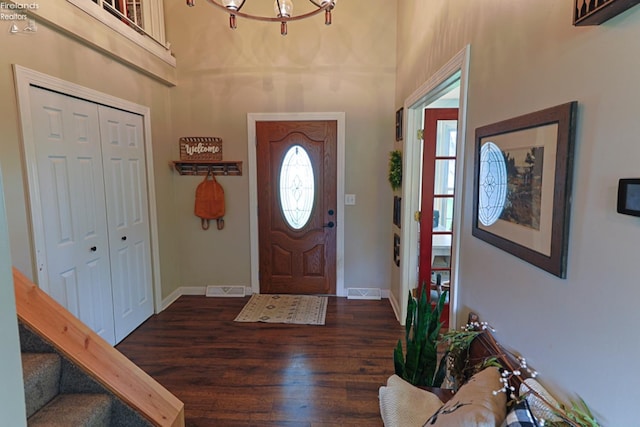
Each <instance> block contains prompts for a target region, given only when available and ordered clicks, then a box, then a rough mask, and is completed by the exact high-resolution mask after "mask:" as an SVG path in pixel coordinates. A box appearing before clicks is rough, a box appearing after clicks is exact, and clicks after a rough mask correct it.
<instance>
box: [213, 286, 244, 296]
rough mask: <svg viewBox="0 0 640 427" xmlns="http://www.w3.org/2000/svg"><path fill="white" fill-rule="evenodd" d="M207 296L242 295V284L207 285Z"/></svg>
mask: <svg viewBox="0 0 640 427" xmlns="http://www.w3.org/2000/svg"><path fill="white" fill-rule="evenodd" d="M205 295H206V296H208V297H243V296H244V286H207V292H206V294H205Z"/></svg>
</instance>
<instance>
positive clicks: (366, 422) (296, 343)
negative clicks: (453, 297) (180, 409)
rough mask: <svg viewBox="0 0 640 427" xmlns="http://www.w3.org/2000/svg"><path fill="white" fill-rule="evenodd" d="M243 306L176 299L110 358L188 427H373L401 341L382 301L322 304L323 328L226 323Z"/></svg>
mask: <svg viewBox="0 0 640 427" xmlns="http://www.w3.org/2000/svg"><path fill="white" fill-rule="evenodd" d="M248 300H249V298H248V297H246V298H207V297H204V296H183V297H181V298H179V299H178V300H177V301H176V302H175V303H173V304H172V305H171V306H170V307H169V308H167V309H166V310H165V311H163V312H162V313H160V314H159V315H156V316H153V317H152V318H150V319H149V320H148V321H146V322H145V323H144V324H143V325H141V326H140V327H139V328H138V329H136V330H135V331H134V332H133V333H132V334H131V335H129V336H128V337H127V338H126V339H125V340H124V341H122V342H121V343H120V344H119V345H118V346H117V348H118V350H120V351H121V352H122V353H123V354H124V355H125V356H127V357H128V358H130V359H131V360H132V361H133V362H135V363H136V364H137V365H138V366H140V367H141V368H142V369H143V370H144V371H146V372H147V373H149V374H150V375H151V376H152V377H153V378H155V379H156V380H157V381H158V382H159V383H161V384H162V385H163V386H165V387H166V388H167V389H168V390H169V391H171V392H172V393H173V394H175V395H176V396H177V397H178V398H179V399H180V400H182V401H183V402H184V405H185V417H186V425H187V426H188V427H195V426H223V427H233V426H259V427H263V426H264V427H267V426H282V427H290V426H291V427H292V426H295V427H298V426H299V427H319V426H345V427H356V426H357V427H361V426H362V427H364V426H367V427H376V426H377V427H379V426H382V420H381V418H380V413H379V406H378V388H379V387H380V386H381V385H383V384H384V383H385V382H386V380H387V378H388V377H389V376H390V375H392V374H393V349H394V347H395V345H396V343H397V341H398V339H400V338H402V339H403V340H404V327H402V326H400V325H399V323H398V322H397V321H396V318H395V316H394V314H393V310H392V309H391V306H390V304H389V301H388V300H385V299H383V300H381V301H371V300H347V299H346V298H336V297H329V305H328V308H327V318H326V324H325V325H324V326H307V325H284V324H265V323H239V322H234V321H233V319H234V318H235V317H236V315H237V314H238V313H239V312H240V310H241V309H242V307H243V306H244V304H245V303H246V302H247V301H248Z"/></svg>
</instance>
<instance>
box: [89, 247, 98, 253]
mask: <svg viewBox="0 0 640 427" xmlns="http://www.w3.org/2000/svg"><path fill="white" fill-rule="evenodd" d="M89 250H90V251H91V252H95V251H97V250H98V248H97V247H95V246H91V247H90V248H89Z"/></svg>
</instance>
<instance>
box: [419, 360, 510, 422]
mask: <svg viewBox="0 0 640 427" xmlns="http://www.w3.org/2000/svg"><path fill="white" fill-rule="evenodd" d="M501 388H502V383H501V382H500V371H499V370H498V368H496V367H489V368H485V369H483V370H482V371H480V372H478V373H477V374H475V375H474V376H473V377H471V379H470V380H469V381H468V382H467V383H466V384H464V385H463V386H462V387H460V389H459V390H458V392H457V393H456V394H455V395H454V396H453V397H452V398H451V400H449V401H448V402H447V403H446V404H444V405H443V406H442V407H441V408H440V409H439V410H438V411H437V412H436V413H435V414H433V415H432V416H431V418H429V419H428V420H427V422H426V423H425V424H424V426H425V427H428V426H457V427H496V426H499V425H501V424H502V422H503V421H504V419H505V416H506V412H507V397H506V395H505V393H503V392H500V393H495V394H494V393H493V392H494V391H496V390H500V389H501Z"/></svg>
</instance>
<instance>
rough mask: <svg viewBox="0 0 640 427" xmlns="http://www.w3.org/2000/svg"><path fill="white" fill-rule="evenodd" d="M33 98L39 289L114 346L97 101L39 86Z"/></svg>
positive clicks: (31, 92) (34, 88)
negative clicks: (43, 278) (42, 272)
mask: <svg viewBox="0 0 640 427" xmlns="http://www.w3.org/2000/svg"><path fill="white" fill-rule="evenodd" d="M30 101H31V114H32V123H33V134H34V135H33V136H34V141H35V145H36V161H37V171H38V191H37V192H36V194H37V193H39V194H40V200H39V205H40V207H41V210H42V218H43V223H44V224H43V225H44V239H45V247H46V270H47V278H48V284H45V286H42V284H41V286H42V287H43V288H44V289H46V290H48V293H49V294H50V295H51V296H52V297H53V298H54V299H55V300H56V301H58V302H59V303H60V304H61V305H63V306H64V307H65V308H67V310H69V311H70V312H71V313H73V314H74V315H75V316H76V317H78V318H79V319H80V320H82V321H83V322H84V323H85V324H86V325H87V326H89V327H90V328H91V329H93V330H94V331H95V332H96V333H98V334H99V335H100V336H102V337H103V338H104V339H105V340H106V341H108V342H109V343H112V344H113V343H115V336H114V330H113V305H112V295H111V276H110V262H109V247H108V240H107V228H106V224H107V219H106V215H105V212H106V206H105V196H104V182H103V170H102V154H101V144H100V126H99V122H98V108H97V105H96V104H92V103H90V102H86V101H82V100H79V99H76V98H72V97H68V96H65V95H61V94H58V93H55V92H51V91H47V90H43V89H39V88H36V87H33V86H32V87H31V88H30ZM32 206H36V204H34V203H32ZM41 255H42V254H40V255H39V256H41Z"/></svg>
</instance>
